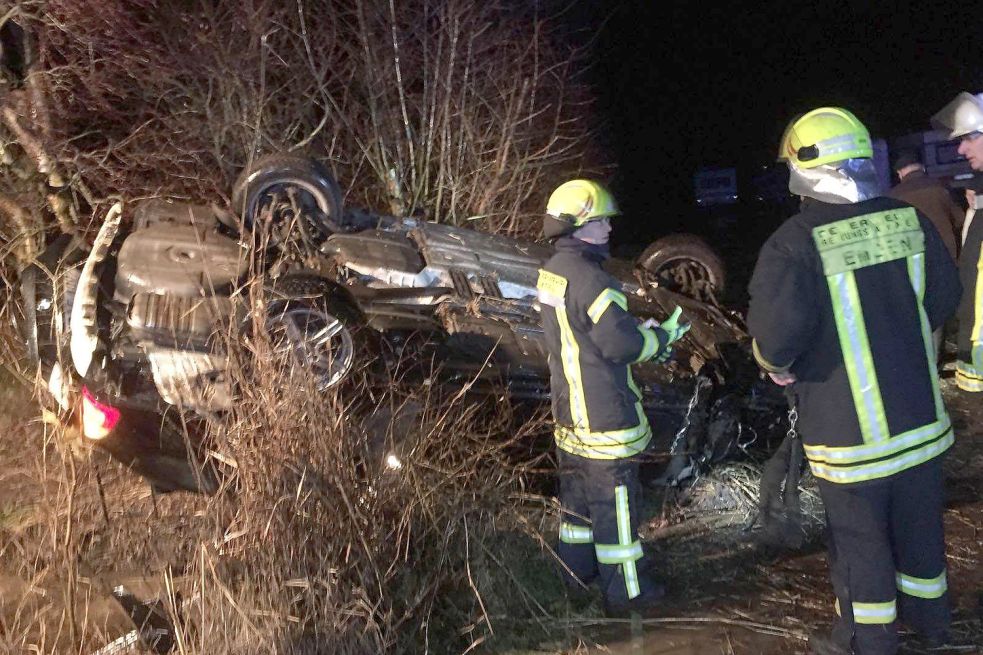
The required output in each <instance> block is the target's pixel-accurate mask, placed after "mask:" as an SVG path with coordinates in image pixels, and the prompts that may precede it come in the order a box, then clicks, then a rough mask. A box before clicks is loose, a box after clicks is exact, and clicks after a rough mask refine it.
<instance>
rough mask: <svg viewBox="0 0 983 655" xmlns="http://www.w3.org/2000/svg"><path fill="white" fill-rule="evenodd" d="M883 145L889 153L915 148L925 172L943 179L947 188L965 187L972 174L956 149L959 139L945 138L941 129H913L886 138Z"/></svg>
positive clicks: (964, 159)
mask: <svg viewBox="0 0 983 655" xmlns="http://www.w3.org/2000/svg"><path fill="white" fill-rule="evenodd" d="M887 144H888V151H889V152H891V153H894V152H897V151H898V150H901V149H904V148H912V149H914V150H917V151H918V152H919V153H920V154H921V156H922V162H923V163H924V164H925V172H926V173H927V174H928V175H930V176H931V177H937V178H941V179H944V180H945V181H946V182H947V183H948V184H949V186H950V187H951V188H961V187H964V186H966V185H967V184H968V183H969V182H970V180H972V178H973V176H974V173H973V169H972V168H970V166H969V162H967V161H966V158H965V157H963V156H962V155H960V154H959V153H958V152H957V149H958V148H959V139H949V138H948V135H947V134H946V133H945V132H944V131H942V130H925V131H923V132H913V133H911V134H906V135H903V136H899V137H895V138H892V139H888V140H887ZM891 172H892V173H893V171H891Z"/></svg>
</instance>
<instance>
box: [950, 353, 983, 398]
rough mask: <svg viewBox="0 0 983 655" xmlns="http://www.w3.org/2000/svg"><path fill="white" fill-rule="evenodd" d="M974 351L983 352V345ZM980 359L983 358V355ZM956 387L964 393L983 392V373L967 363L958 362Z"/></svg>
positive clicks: (982, 354)
mask: <svg viewBox="0 0 983 655" xmlns="http://www.w3.org/2000/svg"><path fill="white" fill-rule="evenodd" d="M974 350H981V351H983V345H979V346H976V348H974ZM974 355H975V353H974ZM980 357H981V358H983V353H981V354H980ZM956 385H957V386H958V387H959V388H960V389H962V390H963V391H983V371H980V370H978V369H977V368H976V367H975V366H972V365H970V364H967V363H966V362H956Z"/></svg>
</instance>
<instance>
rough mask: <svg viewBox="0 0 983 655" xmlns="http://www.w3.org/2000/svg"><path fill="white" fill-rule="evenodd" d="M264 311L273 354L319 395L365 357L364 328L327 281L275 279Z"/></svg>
mask: <svg viewBox="0 0 983 655" xmlns="http://www.w3.org/2000/svg"><path fill="white" fill-rule="evenodd" d="M271 291H272V293H273V294H274V300H272V301H271V302H270V304H269V306H268V309H267V312H266V320H265V323H266V331H267V334H268V335H269V337H270V342H271V344H272V346H273V349H274V351H275V352H277V353H278V354H280V355H281V356H283V358H284V359H285V360H286V361H288V362H290V363H291V364H292V365H293V366H299V367H301V368H303V369H304V370H306V371H308V372H309V373H310V374H311V375H313V376H314V380H315V384H316V386H317V389H318V390H319V391H324V390H326V389H330V388H331V387H334V386H337V385H338V384H339V383H341V382H342V381H344V380H346V379H348V378H349V377H350V376H351V375H352V372H353V370H354V368H355V365H356V362H357V361H359V359H360V357H361V356H362V355H364V353H360V352H359V350H360V349H362V348H364V347H365V346H366V344H365V341H366V338H365V337H366V335H364V334H363V333H364V332H365V331H366V330H367V329H368V328H366V327H365V326H364V325H362V321H361V320H360V316H359V314H358V312H357V310H355V309H354V308H353V307H352V306H351V305H350V304H349V303H348V302H347V301H346V300H345V299H344V298H343V297H341V294H340V291H339V290H338V289H337V287H336V286H335V285H332V284H331V283H330V281H328V280H325V279H323V278H319V277H316V276H313V275H295V276H288V277H285V278H283V279H281V280H279V281H278V283H277V285H276V288H275V289H272V290H271Z"/></svg>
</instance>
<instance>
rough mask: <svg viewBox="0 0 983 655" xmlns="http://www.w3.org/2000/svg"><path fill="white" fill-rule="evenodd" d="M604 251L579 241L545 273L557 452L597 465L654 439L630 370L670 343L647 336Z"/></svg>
mask: <svg viewBox="0 0 983 655" xmlns="http://www.w3.org/2000/svg"><path fill="white" fill-rule="evenodd" d="M604 257H605V255H604V253H603V250H602V249H601V248H598V247H596V246H591V245H590V244H588V243H586V242H584V241H581V240H579V239H576V238H573V237H564V238H561V239H559V240H558V241H557V243H556V254H555V255H554V256H553V257H552V258H551V259H550V260H549V261H548V262H546V265H545V266H544V267H543V269H541V270H540V272H539V284H538V291H539V303H540V308H541V314H542V321H543V329H544V332H545V335H546V346H547V349H548V352H549V366H550V395H551V398H552V404H553V417H554V419H555V420H556V429H555V436H556V443H557V447H559V448H561V449H562V450H565V451H566V452H568V453H571V454H574V455H580V456H582V457H588V458H591V459H618V458H621V457H630V456H632V455H635V454H637V453H640V452H641V451H642V450H644V449H645V447H646V446H647V445H648V443H649V441H650V440H651V438H652V431H651V429H650V427H649V423H648V420H647V419H646V417H645V414H644V412H643V411H642V403H641V398H642V394H641V392H640V391H639V389H638V387H637V386H636V385H635V382H634V380H632V376H631V369H630V365H631V364H632V363H635V362H640V361H645V360H648V359H652V358H653V357H655V356H657V355H659V354H661V352H662V350H663V349H664V348H665V342H666V335H665V332H664V331H662V330H659V329H648V328H643V327H641V325H640V324H639V322H638V320H637V319H635V317H633V316H632V315H631V314H630V313H628V301H627V299H626V298H625V295H624V293H622V292H621V290H620V289H621V284H620V283H619V282H618V281H617V280H616V279H614V278H613V277H611V276H610V275H608V274H607V273H606V272H605V271H604V270H603V269H602V268H601V262H602V261H603V260H604Z"/></svg>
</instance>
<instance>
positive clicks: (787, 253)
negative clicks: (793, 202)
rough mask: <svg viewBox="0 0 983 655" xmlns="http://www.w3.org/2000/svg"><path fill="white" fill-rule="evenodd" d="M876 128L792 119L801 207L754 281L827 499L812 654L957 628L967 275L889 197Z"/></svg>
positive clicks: (772, 365) (820, 116)
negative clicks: (956, 476) (824, 609)
mask: <svg viewBox="0 0 983 655" xmlns="http://www.w3.org/2000/svg"><path fill="white" fill-rule="evenodd" d="M872 153H873V151H872V147H871V140H870V135H869V133H868V132H867V129H866V128H865V127H864V126H863V124H862V123H861V122H860V121H859V120H857V118H856V117H855V116H854V115H853V114H852V113H850V112H849V111H846V110H844V109H841V108H837V107H823V108H820V109H816V110H814V111H810V112H809V113H807V114H804V115H803V116H801V117H799V118H797V119H796V120H794V121H792V123H791V124H790V125H789V127H788V129H787V130H786V132H785V135H784V137H783V138H782V143H781V148H780V152H779V158H780V159H781V160H784V161H786V162H787V163H788V166H789V170H790V179H789V189H790V190H791V192H792V193H793V194H796V195H798V196H801V197H802V204H801V208H800V212H799V213H798V214H797V215H795V216H793V217H792V218H790V219H789V220H788V221H786V222H785V223H784V224H783V225H782V226H781V227H780V228H779V229H778V230H777V231H776V232H775V233H774V234H773V235H772V236H771V237H770V238H769V239H768V241H767V242H766V243H765V245H764V247H763V248H762V250H761V253H760V255H759V258H758V262H757V264H756V266H755V270H754V274H753V276H752V280H751V284H750V287H749V291H750V294H751V302H750V308H749V314H748V327H749V330H750V332H751V335H752V337H753V338H754V340H753V342H752V346H753V352H754V355H755V358H756V359H757V360H758V364H759V365H760V366H761V367H762V368H763V369H764V370H765V371H766V372H768V374H769V375H770V376H771V378H772V380H774V381H775V382H776V383H778V384H780V385H783V386H784V385H789V384H794V387H793V389H794V396H795V397H796V399H797V401H796V402H797V407H798V414H799V427H800V432H801V435H802V440H803V445H804V449H805V453H806V457H807V458H808V461H809V465H810V467H811V469H812V472H813V474H814V475H815V476H816V478H817V479H818V480H819V488H820V493H821V495H822V498H823V503H824V505H825V508H826V522H827V529H828V537H829V563H830V577H831V579H832V583H833V591H834V593H835V595H836V604H835V607H836V611H837V613H838V614H839V619H838V620H837V622H836V623H835V625H834V627H833V630H832V631H831V632H830V633H829V634H828V635H825V634H823V635H814V636H813V638H812V639H811V640H810V647H811V649H812V652H813V653H818V654H821V655H841V654H848V653H857V654H862V655H883V654H890V653H895V652H897V649H898V638H897V633H896V629H895V628H896V621H897V620H898V619H900V620H902V621H904V622H905V623H907V624H908V625H909V626H910V627H911V628H913V629H914V630H915V631H916V632H917V633H918V634H920V635H922V636H923V638H925V639H926V640H927V641H928V642H929V643H933V644H934V643H942V642H944V641H945V640H946V639H947V637H948V628H949V621H950V615H949V606H948V596H947V583H946V564H945V544H944V538H943V527H942V503H943V489H942V486H943V481H942V466H941V457H940V456H941V455H942V453H944V452H945V451H946V450H947V449H948V448H949V447H950V446H951V445H952V443H953V434H952V427H951V425H950V422H949V416H948V414H947V413H946V409H945V407H944V405H943V403H942V395H941V393H940V390H939V380H938V376H937V374H936V369H935V353H934V349H933V345H932V331H933V330H935V329H937V328H939V327H941V326H942V324H943V323H944V322H945V321H946V319H948V318H949V317H950V316H951V315H952V314H953V312H954V311H955V308H956V305H957V303H958V300H959V293H960V285H959V279H958V276H957V273H956V269H955V266H954V264H953V263H952V258H951V257H950V256H949V253H948V252H947V251H946V248H945V245H944V244H943V243H942V240H941V239H940V238H939V235H938V232H937V231H936V230H935V229H934V228H933V227H932V226H931V222H929V221H928V219H927V218H926V217H925V216H923V215H922V214H920V213H919V212H918V211H917V210H915V209H914V208H913V207H911V206H910V205H906V204H905V203H903V202H901V201H899V200H895V199H891V198H886V197H877V175H876V171H875V169H874V164H873V161H872Z"/></svg>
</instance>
